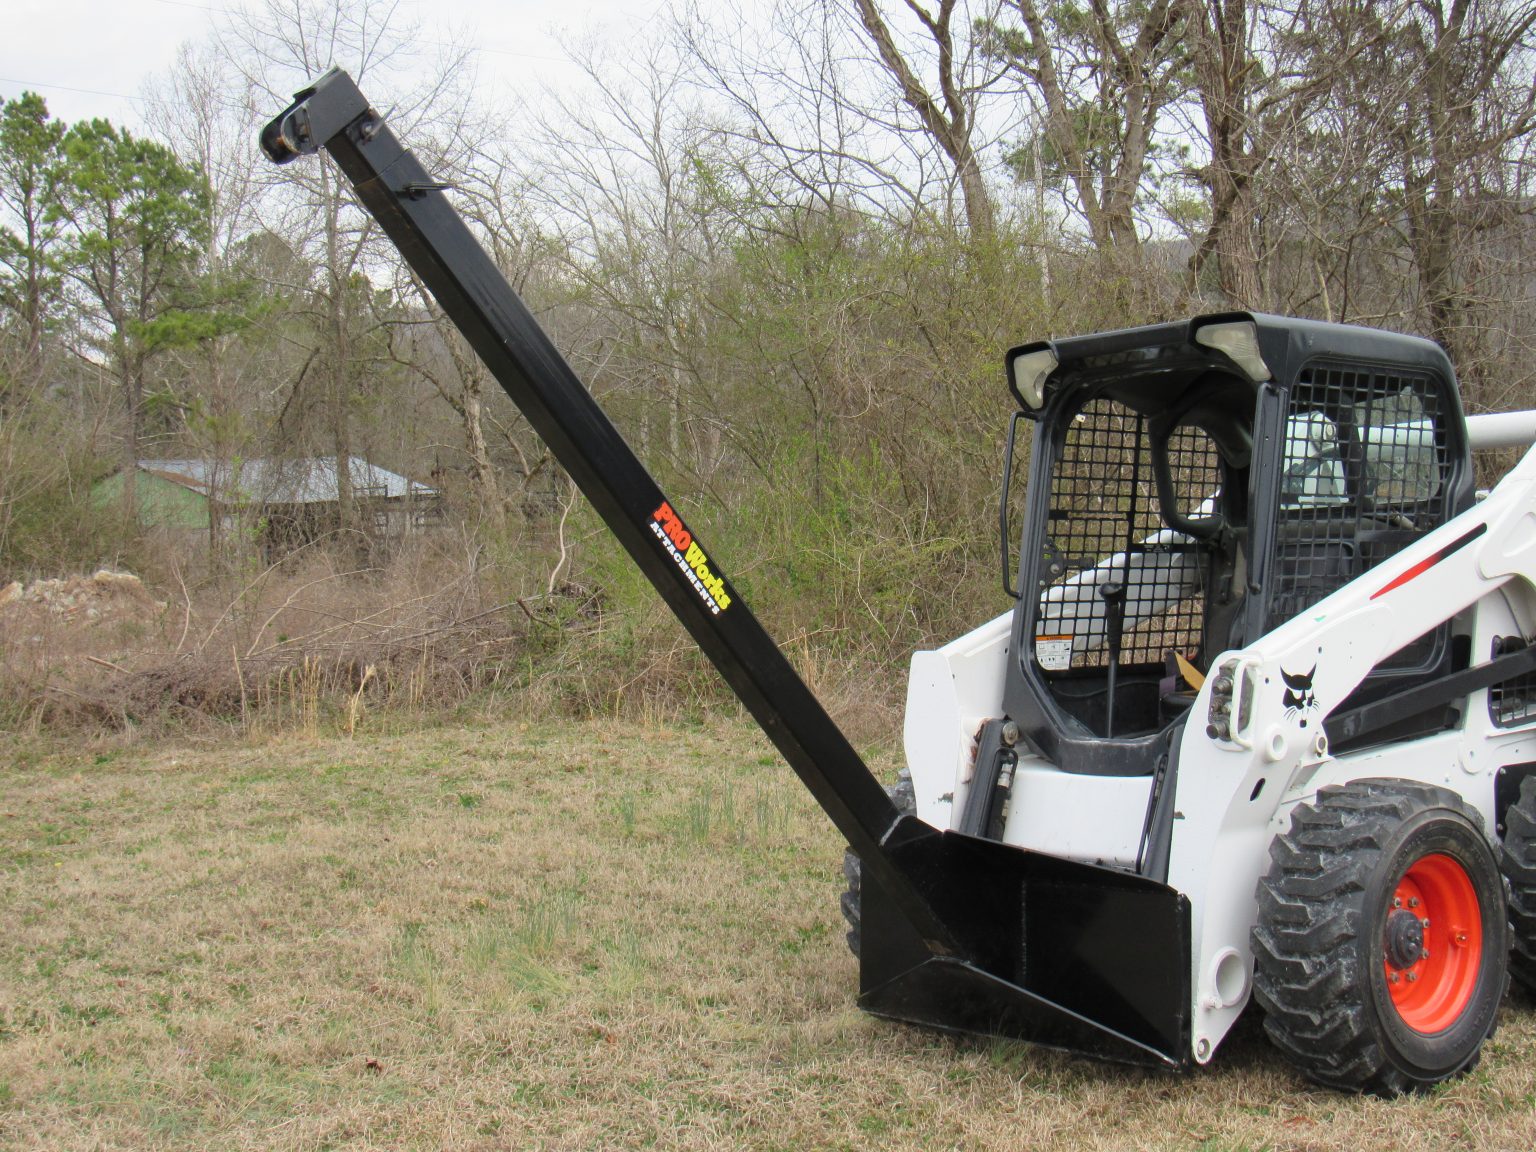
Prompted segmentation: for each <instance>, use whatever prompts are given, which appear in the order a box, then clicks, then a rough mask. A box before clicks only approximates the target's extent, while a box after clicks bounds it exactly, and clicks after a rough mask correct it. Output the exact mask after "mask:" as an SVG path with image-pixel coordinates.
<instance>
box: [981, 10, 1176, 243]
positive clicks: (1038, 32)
mask: <svg viewBox="0 0 1536 1152" xmlns="http://www.w3.org/2000/svg"><path fill="white" fill-rule="evenodd" d="M1011 7H1012V9H1013V10H1014V11H1015V12H1016V13H1017V14H1018V18H1019V24H1018V25H1017V26H1010V25H1005V24H1004V23H1003V22H1002V21H1001V19H998V20H996V21H993V22H991V23H989V24H988V25H986V26H985V28H984V29H983V31H984V33H985V44H986V47H987V51H988V53H989V54H990V55H991V56H992V57H993V58H994V59H997V60H999V61H1002V62H1003V63H1005V64H1006V65H1007V67H1008V68H1009V70H1010V71H1011V72H1013V73H1014V74H1015V75H1016V76H1018V77H1019V78H1020V79H1021V80H1022V81H1023V82H1024V84H1025V85H1026V87H1027V90H1028V91H1029V92H1030V93H1031V94H1032V96H1033V98H1034V99H1036V100H1038V101H1039V104H1040V107H1041V109H1042V115H1041V117H1040V121H1041V127H1040V128H1039V129H1038V133H1039V136H1040V138H1041V139H1040V141H1039V146H1038V147H1036V146H1028V147H1021V148H1019V149H1018V150H1016V151H1015V152H1014V154H1013V163H1014V167H1015V170H1016V171H1017V172H1019V173H1020V174H1021V175H1025V176H1027V177H1029V178H1030V179H1035V180H1040V179H1046V178H1048V177H1050V176H1053V175H1054V176H1057V177H1059V178H1062V179H1065V180H1066V181H1067V183H1068V184H1069V185H1070V186H1071V189H1072V193H1073V197H1072V198H1073V200H1074V201H1075V203H1076V205H1077V208H1078V210H1079V211H1080V212H1081V213H1082V216H1083V219H1084V221H1085V222H1086V224H1087V226H1088V234H1089V237H1090V239H1091V240H1092V242H1093V245H1094V247H1095V248H1096V249H1097V250H1098V251H1099V252H1100V253H1101V254H1105V255H1108V254H1110V253H1112V252H1121V253H1125V252H1134V251H1135V250H1136V249H1137V248H1138V247H1139V245H1140V242H1141V238H1140V236H1139V234H1138V232H1137V228H1136V213H1137V207H1138V204H1139V202H1140V199H1141V197H1142V195H1143V193H1144V191H1145V189H1144V181H1145V179H1146V177H1147V172H1148V167H1149V164H1150V162H1151V160H1152V158H1153V155H1154V150H1155V145H1156V142H1157V134H1158V126H1159V121H1160V118H1161V117H1162V115H1163V113H1164V110H1165V109H1167V108H1168V106H1169V105H1170V104H1172V103H1173V101H1174V100H1175V99H1176V98H1177V97H1178V96H1179V95H1180V93H1181V91H1182V85H1183V84H1184V79H1185V69H1186V66H1187V62H1188V57H1187V52H1186V50H1185V48H1184V45H1183V39H1182V38H1183V33H1184V30H1185V29H1184V24H1185V20H1184V12H1183V10H1182V8H1181V6H1180V4H1179V3H1177V0H1089V3H1087V4H1086V6H1085V5H1084V4H1081V3H1077V2H1076V0H1064V2H1062V3H1055V4H1051V5H1049V6H1043V5H1041V4H1038V3H1036V0H1011ZM1037 157H1038V164H1039V165H1040V166H1041V167H1043V169H1044V171H1035V170H1034V169H1035V165H1036V163H1037V160H1036V158H1037Z"/></svg>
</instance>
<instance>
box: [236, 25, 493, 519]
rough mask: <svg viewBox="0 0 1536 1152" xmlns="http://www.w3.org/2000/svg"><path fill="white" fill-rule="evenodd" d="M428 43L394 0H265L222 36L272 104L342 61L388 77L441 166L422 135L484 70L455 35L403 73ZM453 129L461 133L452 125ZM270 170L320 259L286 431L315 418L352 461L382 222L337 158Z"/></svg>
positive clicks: (275, 217) (463, 99)
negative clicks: (421, 76) (359, 200)
mask: <svg viewBox="0 0 1536 1152" xmlns="http://www.w3.org/2000/svg"><path fill="white" fill-rule="evenodd" d="M419 42H420V38H419V37H417V36H416V29H415V28H413V27H411V26H409V25H407V24H406V23H404V22H403V21H402V20H401V19H400V15H399V6H398V5H397V4H394V3H390V2H388V0H257V2H255V3H252V4H250V5H249V6H247V7H244V8H241V9H238V10H235V11H233V12H232V13H231V15H230V18H229V19H228V20H227V22H226V23H225V24H224V25H223V27H222V30H221V32H220V35H219V46H220V50H221V51H222V52H223V53H224V54H225V55H226V56H227V57H228V59H229V60H230V61H231V62H232V64H233V66H234V68H235V69H236V70H237V72H238V75H239V77H240V78H241V80H242V81H243V83H244V85H245V87H246V93H244V94H245V95H248V96H250V97H252V98H254V99H255V100H256V101H257V102H258V103H260V104H262V105H264V106H265V107H267V108H281V107H282V106H283V105H284V104H285V103H286V102H287V101H288V100H289V99H290V97H291V94H292V93H293V92H295V91H296V90H298V88H300V87H301V86H302V85H303V84H304V83H306V82H308V81H309V80H311V79H313V78H315V77H317V76H319V75H320V74H321V73H322V72H324V71H325V70H326V69H327V68H328V67H330V66H331V65H333V64H336V65H341V66H343V67H345V68H347V70H348V71H349V72H351V74H352V76H353V77H354V78H355V79H357V80H358V81H359V82H360V83H367V81H369V80H370V79H374V78H376V79H378V80H379V81H380V83H379V84H378V88H379V89H381V90H387V91H390V92H391V93H392V95H393V98H394V100H395V101H396V102H395V103H392V104H391V106H390V107H389V108H388V109H386V114H387V115H388V117H389V119H390V121H391V124H392V126H393V127H394V128H395V130H396V131H397V132H399V133H400V134H401V135H402V136H403V137H405V138H406V139H410V140H412V141H413V146H414V150H415V151H417V152H418V154H419V155H421V156H422V160H423V162H424V163H426V164H428V165H434V163H435V161H436V160H437V159H438V157H436V156H434V155H433V154H432V151H431V150H429V149H424V148H422V147H421V146H420V145H419V144H418V143H416V142H418V141H422V140H425V139H426V138H427V137H428V136H429V135H430V134H431V133H430V127H431V117H432V116H433V115H440V116H441V115H451V114H452V110H453V109H454V108H457V107H462V106H463V105H465V104H468V103H469V102H470V101H469V99H468V96H467V90H468V88H469V87H470V86H471V85H472V84H473V77H472V74H471V70H470V69H469V68H468V67H467V66H466V63H465V59H464V57H465V53H464V52H463V51H462V50H461V49H458V48H457V47H455V46H453V45H448V46H446V47H445V48H444V49H443V51H442V53H441V56H440V58H439V59H436V60H433V61H431V62H428V63H427V65H426V67H425V68H424V69H422V71H424V72H425V73H426V74H428V75H430V76H434V77H437V79H436V80H434V81H431V82H428V83H426V84H422V83H421V82H420V81H416V82H413V83H406V82H404V72H405V71H406V70H407V69H409V68H410V67H411V66H412V65H413V64H414V63H416V60H415V57H416V56H417V47H416V46H417V44H418V43H419ZM392 80H393V81H400V82H399V83H391V81H392ZM268 114H270V113H268ZM253 119H254V117H253ZM442 138H443V140H444V141H450V142H451V141H452V140H453V138H454V136H453V133H452V131H448V132H445V133H444V134H443V137H442ZM267 177H268V179H269V180H271V181H272V182H273V183H272V186H271V188H270V189H269V194H270V198H269V200H268V205H267V210H266V211H267V217H268V220H269V226H270V227H273V228H274V230H276V231H279V232H280V233H282V234H283V235H285V236H286V237H289V238H290V239H291V241H292V242H293V243H294V245H295V246H296V247H297V248H298V249H299V250H300V251H302V252H303V254H304V256H305V260H306V262H307V265H308V267H309V268H310V269H312V270H313V274H312V275H310V276H309V277H308V278H307V280H306V282H305V283H303V284H295V285H291V286H289V288H290V291H289V293H288V296H289V299H290V300H292V301H293V302H294V306H295V308H296V314H295V315H293V316H291V317H290V319H291V320H292V321H296V323H293V324H291V325H290V327H289V331H288V336H289V338H290V339H295V340H301V341H303V343H304V344H305V345H306V347H305V348H304V356H303V359H302V363H301V364H300V366H299V368H298V370H297V372H296V374H295V377H294V379H292V380H291V381H290V382H289V383H288V388H287V390H288V392H289V395H288V398H287V400H286V402H285V404H284V406H283V411H282V418H283V420H284V421H286V430H287V432H288V433H289V435H288V437H287V438H288V439H289V441H290V442H293V441H298V440H300V439H301V437H300V431H301V427H302V425H304V424H312V425H316V426H318V429H323V433H322V434H323V436H324V443H325V446H326V447H327V448H328V449H329V451H330V454H331V455H334V456H335V458H336V459H337V461H339V462H344V461H346V460H347V459H348V458H350V457H351V456H352V455H354V452H355V443H356V439H355V437H356V432H357V427H356V423H357V415H358V409H359V404H358V399H359V396H360V393H361V391H362V389H363V386H364V385H365V383H366V374H365V368H364V365H365V362H366V360H367V355H364V354H360V351H361V350H362V349H364V348H365V346H368V345H369V344H370V341H373V339H374V337H376V336H378V335H379V333H378V332H377V322H376V317H375V315H374V311H373V308H372V307H371V304H370V300H371V297H372V293H371V291H370V290H369V287H368V285H367V283H366V281H367V270H368V268H369V266H370V263H371V261H372V255H373V253H374V251H375V245H376V243H377V241H378V230H377V228H376V226H375V224H374V222H373V220H372V218H371V217H369V216H368V215H367V214H366V213H364V212H362V211H361V210H360V209H359V208H358V207H357V205H356V204H355V202H354V200H353V197H352V194H351V191H350V189H349V188H348V186H347V183H346V180H345V179H344V178H342V177H341V176H340V175H339V174H338V173H337V172H336V171H335V169H334V168H333V166H332V165H331V164H330V163H322V164H291V165H288V166H287V167H284V168H282V169H279V170H269V171H268V172H267ZM280 217H281V218H280ZM370 354H372V353H370ZM381 358H382V354H381ZM315 417H318V419H315ZM336 471H337V481H338V483H337V509H338V519H339V524H338V527H339V528H341V529H343V530H350V529H351V528H353V527H354V526H355V524H356V522H357V514H356V504H355V499H354V493H353V488H352V481H351V476H350V475H349V473H348V470H347V469H346V468H345V467H338V468H337V470H336Z"/></svg>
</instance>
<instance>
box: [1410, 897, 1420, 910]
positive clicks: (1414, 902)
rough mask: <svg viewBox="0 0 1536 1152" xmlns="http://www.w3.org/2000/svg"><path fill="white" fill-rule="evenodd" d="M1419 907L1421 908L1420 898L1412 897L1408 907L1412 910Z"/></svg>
mask: <svg viewBox="0 0 1536 1152" xmlns="http://www.w3.org/2000/svg"><path fill="white" fill-rule="evenodd" d="M1418 906H1419V898H1418V897H1417V896H1410V897H1408V907H1410V908H1417V907H1418Z"/></svg>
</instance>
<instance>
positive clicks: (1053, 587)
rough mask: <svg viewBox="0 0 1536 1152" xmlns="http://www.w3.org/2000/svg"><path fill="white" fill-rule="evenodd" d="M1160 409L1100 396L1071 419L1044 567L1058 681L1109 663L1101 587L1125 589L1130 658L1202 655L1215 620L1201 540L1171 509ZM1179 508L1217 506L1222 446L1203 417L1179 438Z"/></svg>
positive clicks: (1051, 664)
mask: <svg viewBox="0 0 1536 1152" xmlns="http://www.w3.org/2000/svg"><path fill="white" fill-rule="evenodd" d="M1149 423H1150V420H1149V418H1148V417H1146V416H1144V415H1142V414H1140V413H1138V412H1135V411H1133V410H1132V409H1130V408H1129V407H1127V406H1125V405H1123V404H1121V403H1119V402H1118V401H1116V400H1113V399H1109V398H1107V397H1103V396H1100V397H1098V398H1096V399H1093V400H1090V401H1088V402H1087V403H1086V404H1084V405H1083V407H1082V408H1081V409H1080V410H1079V411H1078V412H1077V413H1076V414H1075V415H1074V416H1073V417H1072V418H1071V419H1070V420H1069V421H1068V423H1067V425H1066V428H1065V432H1064V435H1063V438H1062V443H1061V449H1060V455H1059V458H1058V459H1057V460H1056V462H1055V466H1054V470H1053V472H1052V475H1051V483H1050V497H1049V500H1050V503H1049V508H1048V511H1047V523H1046V527H1045V533H1044V538H1043V541H1042V549H1043V554H1042V556H1041V563H1040V567H1039V569H1038V572H1039V584H1040V587H1041V591H1040V599H1039V602H1038V610H1037V612H1036V616H1035V628H1034V653H1033V656H1034V660H1035V663H1036V665H1037V666H1038V667H1039V669H1040V670H1041V671H1042V672H1043V673H1045V674H1046V676H1047V678H1048V679H1051V680H1055V681H1057V682H1058V696H1059V695H1060V692H1061V690H1064V689H1065V687H1066V686H1065V685H1064V684H1061V683H1060V681H1061V680H1062V679H1063V678H1064V677H1068V676H1070V674H1071V673H1074V672H1079V671H1083V672H1086V671H1089V670H1097V669H1102V668H1104V667H1106V666H1107V664H1108V660H1109V658H1108V652H1107V645H1106V640H1107V636H1106V632H1107V628H1106V621H1107V613H1106V611H1105V604H1104V601H1103V599H1102V597H1101V595H1100V588H1101V586H1103V585H1105V584H1108V583H1118V584H1120V585H1122V586H1123V587H1124V588H1125V610H1124V626H1123V632H1122V639H1121V656H1120V666H1121V668H1122V669H1124V670H1125V671H1126V672H1134V671H1135V670H1137V669H1138V668H1139V669H1141V670H1143V671H1148V670H1156V671H1157V672H1158V673H1159V674H1160V673H1161V672H1162V670H1163V668H1164V663H1165V660H1166V658H1167V657H1168V655H1169V654H1170V653H1172V652H1178V653H1179V654H1180V655H1183V656H1186V657H1191V658H1192V657H1193V656H1194V655H1195V653H1196V651H1197V650H1198V648H1199V646H1200V638H1201V631H1202V628H1203V626H1204V620H1205V610H1204V601H1203V595H1202V594H1203V572H1202V566H1201V564H1200V562H1199V555H1198V553H1199V547H1198V545H1196V544H1195V543H1194V542H1193V541H1192V540H1190V539H1189V538H1188V537H1186V536H1184V535H1182V534H1181V533H1178V532H1175V531H1173V530H1172V529H1170V528H1169V527H1168V526H1167V524H1166V523H1165V522H1164V520H1163V517H1162V514H1161V512H1160V506H1159V502H1158V496H1157V492H1156V488H1155V482H1154V477H1153V471H1152V455H1151V451H1152V445H1151V442H1150V435H1149V428H1148V425H1149ZM1167 452H1168V463H1169V471H1170V473H1171V475H1172V477H1173V482H1174V488H1175V491H1176V494H1177V495H1176V502H1177V504H1178V512H1179V513H1180V514H1182V515H1184V516H1188V517H1193V516H1196V515H1199V514H1201V513H1202V512H1203V511H1205V510H1208V509H1209V508H1210V507H1211V505H1212V503H1213V501H1214V499H1215V496H1216V492H1217V489H1218V488H1219V486H1220V483H1221V473H1220V466H1219V460H1218V456H1217V452H1216V447H1215V445H1214V444H1213V443H1212V442H1211V439H1210V437H1209V436H1208V435H1207V434H1206V433H1205V432H1204V431H1203V430H1202V429H1200V428H1199V427H1196V426H1193V425H1185V426H1181V427H1177V428H1175V429H1173V430H1172V431H1171V432H1170V433H1169V436H1168V448H1167Z"/></svg>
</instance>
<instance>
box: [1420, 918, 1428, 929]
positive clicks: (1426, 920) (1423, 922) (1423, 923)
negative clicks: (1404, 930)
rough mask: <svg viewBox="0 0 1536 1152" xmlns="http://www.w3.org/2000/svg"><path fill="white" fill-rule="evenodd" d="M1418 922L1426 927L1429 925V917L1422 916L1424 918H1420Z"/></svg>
mask: <svg viewBox="0 0 1536 1152" xmlns="http://www.w3.org/2000/svg"><path fill="white" fill-rule="evenodd" d="M1419 923H1420V924H1422V925H1424V927H1426V928H1428V927H1429V917H1428V916H1426V917H1424V919H1422V920H1420V921H1419Z"/></svg>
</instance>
